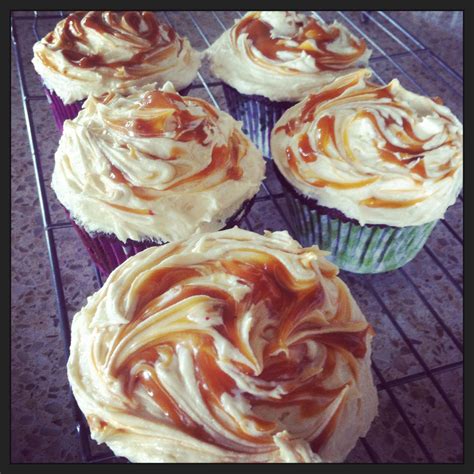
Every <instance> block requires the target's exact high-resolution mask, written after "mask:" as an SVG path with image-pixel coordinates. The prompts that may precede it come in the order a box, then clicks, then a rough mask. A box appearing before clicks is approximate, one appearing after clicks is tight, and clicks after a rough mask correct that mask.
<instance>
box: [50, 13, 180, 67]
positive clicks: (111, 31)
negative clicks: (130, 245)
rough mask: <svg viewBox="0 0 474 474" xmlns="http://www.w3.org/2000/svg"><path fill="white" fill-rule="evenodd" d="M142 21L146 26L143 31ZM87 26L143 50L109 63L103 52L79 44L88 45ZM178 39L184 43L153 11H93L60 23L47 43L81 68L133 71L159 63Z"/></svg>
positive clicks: (72, 14) (76, 14) (68, 18)
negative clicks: (151, 63)
mask: <svg viewBox="0 0 474 474" xmlns="http://www.w3.org/2000/svg"><path fill="white" fill-rule="evenodd" d="M142 21H143V22H144V23H145V28H144V29H143V30H142V31H141V30H140V24H141V22H142ZM85 29H91V30H94V31H96V32H97V33H99V34H102V35H103V34H107V35H111V36H113V37H115V38H117V39H120V40H123V41H127V42H129V43H130V44H131V45H132V46H133V47H135V48H138V49H139V52H137V53H136V54H134V55H133V56H132V57H131V58H129V59H127V60H123V61H112V62H107V60H106V59H105V58H104V57H103V56H102V55H100V54H89V53H84V52H83V49H80V48H79V47H78V43H80V44H86V32H85ZM160 30H161V31H160ZM165 38H166V39H165ZM143 40H145V41H146V42H145V43H144V41H143ZM177 40H179V41H178V43H181V40H180V39H179V38H177V36H176V33H175V32H174V30H173V29H172V28H171V27H169V26H168V25H165V24H160V23H159V22H158V21H157V19H156V17H155V15H154V14H153V13H151V12H136V11H129V12H122V13H119V12H100V11H92V12H74V13H71V14H70V15H69V16H68V17H67V18H66V19H65V20H63V21H62V22H61V23H59V24H58V26H57V27H56V29H55V30H54V32H51V33H49V34H48V35H47V36H46V38H45V45H46V46H47V47H48V48H50V49H52V50H60V51H61V53H62V55H63V56H64V58H65V59H66V60H67V61H68V62H69V63H71V64H74V65H75V66H77V67H80V68H84V69H91V68H96V67H107V68H126V70H127V72H131V71H129V70H128V69H127V68H133V67H134V66H138V65H141V64H144V63H148V62H151V61H155V62H157V61H160V60H161V59H164V58H165V57H167V56H169V54H170V53H171V50H170V47H171V46H172V45H173V43H175V42H176V41H177Z"/></svg>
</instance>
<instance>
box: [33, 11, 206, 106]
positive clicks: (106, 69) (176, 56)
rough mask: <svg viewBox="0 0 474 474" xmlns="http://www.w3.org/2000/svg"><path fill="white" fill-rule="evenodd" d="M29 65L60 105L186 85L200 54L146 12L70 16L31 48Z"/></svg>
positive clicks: (112, 12)
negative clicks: (134, 89) (120, 90)
mask: <svg viewBox="0 0 474 474" xmlns="http://www.w3.org/2000/svg"><path fill="white" fill-rule="evenodd" d="M33 52H34V57H33V64H34V67H35V69H36V71H37V73H38V74H39V75H40V76H41V77H42V78H43V81H44V82H45V84H46V86H47V87H48V88H49V89H52V90H54V92H56V94H57V95H58V96H59V97H60V98H61V99H62V100H63V102H64V103H65V104H69V103H71V102H74V101H76V100H81V99H84V98H86V97H87V96H88V95H90V94H93V95H96V96H99V95H101V94H103V93H105V92H108V91H110V90H112V89H114V88H116V87H125V88H126V87H130V86H139V85H143V84H148V83H152V82H157V83H158V84H159V85H160V86H161V85H163V84H164V83H165V82H166V81H172V82H173V83H174V85H175V87H176V88H177V89H178V90H180V89H183V88H184V87H186V86H188V85H189V84H190V83H191V82H192V81H193V79H194V77H195V76H196V73H197V70H198V69H199V67H200V64H201V60H200V54H199V53H198V52H197V51H195V50H194V49H192V47H191V45H190V44H189V41H188V40H187V38H182V37H180V36H179V35H178V34H177V33H176V32H175V31H174V30H173V29H172V28H171V27H170V26H168V25H166V24H163V23H160V22H159V21H158V20H157V18H156V16H155V15H154V14H153V13H152V12H138V11H129V12H115V11H103V12H101V11H90V12H75V13H72V14H70V15H69V16H68V17H67V18H65V19H64V20H61V21H60V22H59V23H58V24H57V26H56V28H55V29H54V31H51V32H50V33H48V34H47V35H46V36H45V37H44V38H43V39H42V40H41V41H38V42H37V43H35V45H34V46H33Z"/></svg>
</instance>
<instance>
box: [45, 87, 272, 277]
mask: <svg viewBox="0 0 474 474" xmlns="http://www.w3.org/2000/svg"><path fill="white" fill-rule="evenodd" d="M264 172H265V163H264V160H263V158H262V154H261V152H259V151H258V150H257V148H256V147H255V146H254V145H253V144H252V143H251V142H250V140H249V139H248V138H247V137H246V136H245V135H244V134H243V133H242V132H241V127H240V124H239V123H238V122H236V121H235V120H234V119H233V118H232V117H230V116H229V115H228V114H226V113H224V112H221V111H218V110H216V109H215V108H214V107H212V106H211V105H209V104H208V103H207V102H205V101H204V100H202V99H198V98H196V97H185V96H181V95H179V94H178V93H176V92H175V90H174V88H173V86H172V84H171V83H167V84H165V86H164V87H163V88H162V89H161V90H159V89H157V88H156V87H155V85H150V84H148V85H146V86H142V87H141V88H132V89H129V90H128V91H127V93H126V94H125V93H121V92H119V91H118V90H115V91H112V92H109V93H108V94H105V95H103V96H101V97H95V96H89V98H88V99H87V100H86V102H85V103H84V108H83V109H82V110H81V112H80V113H79V115H78V116H77V117H76V118H75V119H74V120H66V121H65V122H64V131H63V135H62V137H61V139H60V142H59V147H58V150H57V152H56V154H55V165H54V171H53V177H52V188H53V190H54V191H55V193H56V196H57V198H58V199H59V201H60V202H61V204H62V205H63V206H64V207H65V209H66V210H67V211H68V213H69V214H70V216H71V218H72V220H73V222H74V225H75V227H76V229H77V231H78V232H79V235H80V236H81V238H82V239H83V241H84V243H85V244H86V247H87V248H88V250H89V252H90V254H91V256H92V258H93V260H94V261H95V262H96V263H97V264H98V265H99V267H100V268H101V270H102V271H103V272H104V273H105V274H108V273H109V272H110V271H111V270H113V269H114V268H115V267H116V266H117V265H119V264H120V263H121V262H122V261H123V260H124V259H125V258H127V257H128V256H130V255H133V254H134V253H136V252H137V251H140V250H142V249H143V248H145V247H148V246H151V245H159V244H162V243H164V242H173V241H177V240H181V239H184V238H187V237H190V236H191V235H193V234H196V233H200V232H208V231H216V230H220V229H222V228H224V227H225V226H233V225H234V224H236V223H237V222H238V219H240V218H241V217H242V215H243V213H244V212H245V211H246V209H247V208H248V204H249V202H250V200H251V199H252V198H253V196H254V195H255V194H256V193H257V192H258V190H259V187H260V183H261V181H262V180H263V178H264Z"/></svg>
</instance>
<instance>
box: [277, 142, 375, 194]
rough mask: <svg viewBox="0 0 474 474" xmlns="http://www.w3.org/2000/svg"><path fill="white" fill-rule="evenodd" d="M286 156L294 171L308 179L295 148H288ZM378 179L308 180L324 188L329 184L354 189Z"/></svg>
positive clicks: (309, 182) (332, 186)
mask: <svg viewBox="0 0 474 474" xmlns="http://www.w3.org/2000/svg"><path fill="white" fill-rule="evenodd" d="M286 156H287V158H288V165H289V167H290V169H291V170H292V171H293V173H294V174H295V175H297V176H298V177H299V178H300V179H301V180H303V181H306V179H305V178H304V177H303V176H302V175H301V173H300V171H299V169H298V164H297V161H296V156H295V154H294V153H293V150H292V149H291V147H287V148H286ZM378 179H379V178H378V176H373V177H370V178H367V179H364V180H361V181H354V182H352V183H340V182H337V181H328V180H326V179H316V180H313V181H307V182H308V184H310V185H311V186H314V187H316V188H324V187H326V186H327V187H330V188H335V189H354V188H362V187H364V186H367V185H369V184H372V183H374V182H375V181H377V180H378Z"/></svg>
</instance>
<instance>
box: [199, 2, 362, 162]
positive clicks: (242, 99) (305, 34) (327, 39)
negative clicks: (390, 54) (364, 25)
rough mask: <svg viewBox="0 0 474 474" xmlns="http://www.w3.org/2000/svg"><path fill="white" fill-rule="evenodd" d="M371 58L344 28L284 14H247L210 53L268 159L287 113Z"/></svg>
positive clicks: (236, 111) (230, 101)
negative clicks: (272, 138)
mask: <svg viewBox="0 0 474 474" xmlns="http://www.w3.org/2000/svg"><path fill="white" fill-rule="evenodd" d="M370 54H371V51H370V50H369V49H367V47H366V45H365V42H364V40H362V39H358V38H356V37H355V36H354V35H352V34H351V33H350V32H349V31H348V30H347V28H345V27H344V26H343V25H342V24H340V23H338V22H336V21H335V22H334V23H332V24H331V25H327V24H325V23H323V22H320V21H318V20H317V19H315V18H314V17H312V16H307V15H303V14H298V13H295V12H284V11H263V12H250V13H247V14H246V15H245V16H244V17H243V18H242V19H241V20H239V21H237V22H236V23H235V25H234V26H233V27H232V28H231V29H229V30H227V31H225V32H224V33H223V34H222V36H220V37H219V38H218V39H217V40H216V41H215V43H214V44H212V45H211V47H210V48H209V49H208V50H207V51H206V56H207V57H208V58H209V60H210V67H211V71H212V72H213V74H214V75H215V76H216V77H218V78H220V79H222V80H223V81H224V83H225V84H226V85H225V86H224V92H225V95H226V100H227V105H228V108H229V111H230V112H231V114H232V115H233V116H234V117H235V118H237V119H238V120H242V121H243V123H244V130H245V131H246V132H247V133H248V134H249V135H250V137H251V138H252V140H253V141H254V142H255V143H256V144H257V145H258V146H259V147H260V148H261V150H262V152H263V154H264V155H265V156H269V135H270V132H271V130H272V128H273V125H274V124H275V122H276V121H277V120H278V118H279V117H280V116H281V114H282V113H283V111H284V110H286V109H287V108H288V107H290V106H291V105H292V104H294V103H295V102H299V101H300V100H302V99H304V98H305V97H306V96H307V95H308V94H309V93H310V92H314V91H317V90H318V89H320V88H321V87H323V86H325V85H326V84H329V83H330V82H332V81H333V80H334V79H335V78H337V77H339V76H340V75H344V74H347V73H350V72H352V71H354V70H355V69H357V68H358V67H359V66H365V65H367V62H368V59H369V56H370Z"/></svg>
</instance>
